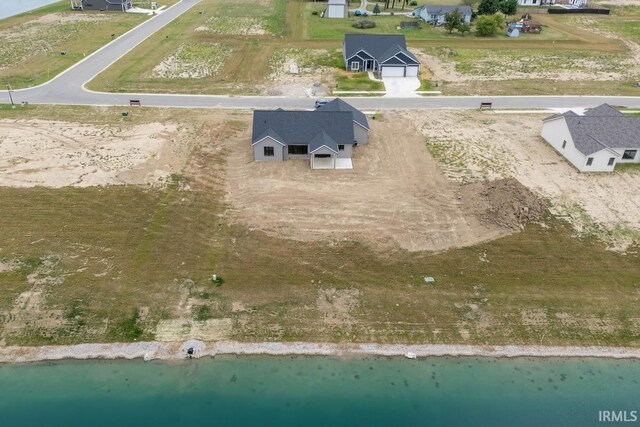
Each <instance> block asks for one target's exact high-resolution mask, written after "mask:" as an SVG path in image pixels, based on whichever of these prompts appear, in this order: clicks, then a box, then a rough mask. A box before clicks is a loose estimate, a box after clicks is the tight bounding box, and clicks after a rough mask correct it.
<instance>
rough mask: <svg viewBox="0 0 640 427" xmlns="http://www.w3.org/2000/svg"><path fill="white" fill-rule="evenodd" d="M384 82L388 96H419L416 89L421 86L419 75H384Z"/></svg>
mask: <svg viewBox="0 0 640 427" xmlns="http://www.w3.org/2000/svg"><path fill="white" fill-rule="evenodd" d="M382 82H383V83H384V88H385V90H386V91H387V93H386V94H385V95H384V96H386V97H388V98H413V97H419V96H420V95H418V94H417V93H416V90H418V88H419V87H420V80H419V79H418V78H417V77H383V78H382Z"/></svg>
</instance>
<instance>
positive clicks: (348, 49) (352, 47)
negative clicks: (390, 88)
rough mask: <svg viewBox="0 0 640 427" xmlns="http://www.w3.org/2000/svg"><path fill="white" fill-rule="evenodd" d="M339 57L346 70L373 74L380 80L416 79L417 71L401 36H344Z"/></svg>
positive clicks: (411, 55) (415, 62)
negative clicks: (395, 78)
mask: <svg viewBox="0 0 640 427" xmlns="http://www.w3.org/2000/svg"><path fill="white" fill-rule="evenodd" d="M342 56H343V58H344V64H345V68H346V69H347V71H375V72H378V73H380V76H381V77H417V76H418V74H419V71H420V61H418V59H417V58H416V57H415V55H414V54H413V53H411V52H409V51H408V50H407V42H406V40H405V38H404V35H396V34H345V36H344V40H343V42H342Z"/></svg>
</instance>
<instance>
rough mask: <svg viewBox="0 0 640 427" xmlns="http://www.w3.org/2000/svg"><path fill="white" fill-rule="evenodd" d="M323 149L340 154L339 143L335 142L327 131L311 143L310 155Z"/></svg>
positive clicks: (318, 135)
mask: <svg viewBox="0 0 640 427" xmlns="http://www.w3.org/2000/svg"><path fill="white" fill-rule="evenodd" d="M321 147H327V148H328V149H330V150H331V151H334V152H335V153H336V154H338V143H337V142H335V141H334V140H333V138H331V137H330V136H329V135H328V134H327V133H326V132H325V131H322V132H320V133H319V134H317V135H316V136H315V137H314V138H313V139H312V140H311V142H309V153H313V152H314V151H316V150H317V149H319V148H321Z"/></svg>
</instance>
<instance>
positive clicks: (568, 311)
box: [0, 106, 640, 346]
mask: <svg viewBox="0 0 640 427" xmlns="http://www.w3.org/2000/svg"><path fill="white" fill-rule="evenodd" d="M19 111H21V112H22V115H21V116H20V118H23V119H28V118H40V119H46V118H55V119H58V120H69V121H77V120H80V119H86V121H87V122H89V123H91V122H95V123H112V124H118V125H119V126H134V125H141V124H144V123H146V122H149V121H156V120H160V121H163V122H177V123H182V124H185V125H186V124H191V126H193V129H195V130H194V131H190V132H191V133H190V134H189V135H185V138H186V139H187V140H188V141H190V142H191V143H192V144H193V145H192V146H191V148H190V150H192V151H191V156H190V157H189V160H188V162H187V165H186V166H185V169H184V171H183V172H182V173H180V174H179V175H177V176H175V177H174V179H173V180H172V185H169V186H168V187H167V188H164V189H162V188H146V187H137V186H106V187H92V188H60V189H47V188H42V187H39V188H31V189H29V188H8V187H1V188H0V217H1V218H2V219H3V220H2V221H3V232H2V233H0V259H1V260H7V259H16V260H18V261H20V262H21V268H19V269H17V270H13V271H11V272H3V273H0V283H2V286H0V319H1V320H0V322H2V323H0V339H5V340H6V343H7V344H45V343H47V344H68V343H78V342H103V341H122V340H124V341H130V340H134V339H136V340H141V339H152V338H153V331H154V329H155V326H156V324H157V323H158V322H159V321H160V320H166V319H174V318H177V317H179V316H183V317H179V318H184V316H187V317H186V318H187V319H202V320H208V319H218V318H230V319H232V321H233V331H232V336H231V338H234V339H239V340H248V341H250V340H258V341H260V340H304V341H345V342H360V341H376V342H411V343H417V342H421V343H424V342H439V343H460V342H466V343H473V344H481V345H484V344H486V345H491V344H540V343H541V342H542V343H543V344H563V345H574V344H578V345H591V344H593V345H628V346H640V328H639V327H638V325H637V322H636V323H634V321H635V320H634V319H637V317H638V316H637V301H636V297H635V296H637V295H638V293H639V292H640V279H639V278H640V262H639V261H640V260H639V259H638V251H637V248H631V249H630V250H629V251H628V252H627V255H621V254H618V253H615V252H611V251H608V250H607V249H606V248H605V246H604V245H603V244H602V243H600V242H599V241H597V240H596V239H595V238H594V237H590V236H587V237H583V238H576V237H574V231H573V230H572V229H571V228H570V227H569V226H568V225H567V224H566V223H564V222H562V221H560V220H556V219H554V218H553V217H551V216H547V217H545V218H544V219H543V220H542V223H543V224H530V225H528V226H527V227H526V228H525V229H524V230H523V231H522V232H520V233H517V234H513V235H511V236H508V237H505V238H502V239H498V240H494V241H491V242H487V243H484V244H480V245H476V246H473V247H467V248H460V249H455V250H449V251H446V252H442V253H429V252H406V251H403V250H386V251H384V252H381V251H378V250H374V249H372V248H371V247H370V246H368V245H365V244H363V243H361V242H359V241H358V240H352V241H347V242H341V243H337V244H325V243H322V242H316V243H313V242H298V241H289V240H284V239H280V238H277V237H270V236H267V235H265V234H264V233H262V232H260V231H257V230H253V229H248V228H245V227H243V226H241V225H239V224H237V223H235V222H234V221H232V220H231V216H230V213H229V210H228V208H229V206H227V205H226V204H225V191H226V186H225V182H224V174H223V167H224V164H225V161H226V155H227V152H226V150H224V149H223V150H218V149H216V147H217V146H218V145H219V144H220V143H221V142H222V141H224V140H226V139H228V138H229V137H231V136H233V135H235V134H237V133H238V132H240V131H242V130H243V129H246V126H247V122H248V116H243V115H242V114H239V113H237V112H235V113H228V116H226V119H224V118H223V119H221V118H220V116H218V118H215V119H214V118H212V117H211V113H210V112H194V111H192V110H178V109H161V110H158V109H146V108H141V109H139V110H136V114H135V115H134V116H132V118H131V121H130V122H126V123H123V122H121V121H120V118H119V117H118V116H119V112H120V109H118V108H80V107H70V106H60V107H47V106H37V107H33V108H29V109H24V110H19ZM395 117H396V116H393V115H391V116H390V117H387V116H385V119H386V120H395ZM3 118H15V112H13V111H6V110H0V119H3ZM378 119H379V117H378V118H377V119H376V120H378ZM221 123H222V124H221ZM185 132H187V131H186V130H185ZM186 185H188V187H189V189H188V190H186V189H184V188H185V186H186ZM629 232H630V231H629V230H626V229H620V230H617V231H616V233H623V234H624V233H629ZM47 260H49V261H47ZM51 260H55V261H56V262H55V263H51V262H50V261H51ZM45 261H46V262H45ZM487 261H488V262H487ZM43 269H48V271H47V272H46V275H49V276H51V277H58V278H62V279H63V280H62V282H61V283H59V284H56V285H54V286H49V287H45V288H44V289H43V292H44V293H43V297H42V298H43V303H42V307H40V311H39V310H33V311H32V312H30V313H28V314H29V316H33V318H36V316H39V315H43V316H44V318H46V319H49V318H50V317H51V318H55V317H56V316H54V315H53V314H51V313H56V312H59V313H60V314H59V317H60V319H61V323H58V324H52V325H50V326H49V327H45V326H37V325H36V324H33V325H31V326H29V325H26V326H25V327H24V328H23V329H20V330H12V331H11V332H9V331H7V330H5V329H4V322H6V321H7V319H8V317H7V316H6V313H7V312H8V311H9V310H12V309H13V308H14V306H15V303H16V298H17V297H18V295H20V294H21V293H23V292H26V291H29V290H32V289H34V286H33V285H31V284H29V283H28V280H27V276H29V275H30V274H31V273H33V272H34V271H40V272H42V271H43ZM212 274H219V275H221V276H222V277H224V278H225V285H223V286H221V287H216V286H214V285H212V284H211V280H210V278H211V275H212ZM425 275H431V276H434V277H435V278H436V282H435V284H433V285H426V284H425V283H424V280H423V277H424V276H425ZM187 279H188V280H189V283H191V284H190V285H189V286H188V292H189V295H190V297H191V298H196V299H197V301H195V302H194V303H193V304H192V305H191V311H187V312H186V313H180V311H179V305H180V301H181V292H183V288H181V285H180V284H181V283H183V282H184V281H185V280H187ZM330 288H334V289H337V290H345V289H357V290H358V291H359V296H358V297H357V301H356V304H355V306H354V308H353V309H352V310H351V312H350V313H349V314H350V316H351V317H352V318H353V321H352V322H347V323H344V324H337V325H332V324H331V323H326V322H325V321H324V317H323V314H322V312H321V311H320V310H319V309H318V307H317V304H318V296H319V295H321V294H320V292H321V291H323V290H325V289H330ZM239 304H240V305H241V306H242V307H244V308H243V309H240V310H237V309H234V308H233V307H234V306H236V307H238V306H239ZM203 307H206V308H203ZM532 311H534V312H540V313H542V314H543V315H544V319H545V321H544V324H531V323H528V322H527V318H528V316H529V315H528V314H527V313H530V312H532ZM47 316H49V317H47ZM594 319H597V321H602V322H605V323H606V325H608V326H607V328H605V329H602V328H599V327H598V326H597V325H595V326H594V322H595V320H594ZM461 331H466V333H468V334H469V336H468V338H466V339H464V338H463V337H462V332H461Z"/></svg>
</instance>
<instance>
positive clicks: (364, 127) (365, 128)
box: [353, 120, 371, 131]
mask: <svg viewBox="0 0 640 427" xmlns="http://www.w3.org/2000/svg"><path fill="white" fill-rule="evenodd" d="M353 123H355V124H357V125H358V126H360V127H361V128H362V129H364V130H367V131H368V130H371V129H369V128H368V127H366V126H365V125H363V124H361V123H358V122H356V121H355V120H354V121H353Z"/></svg>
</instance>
